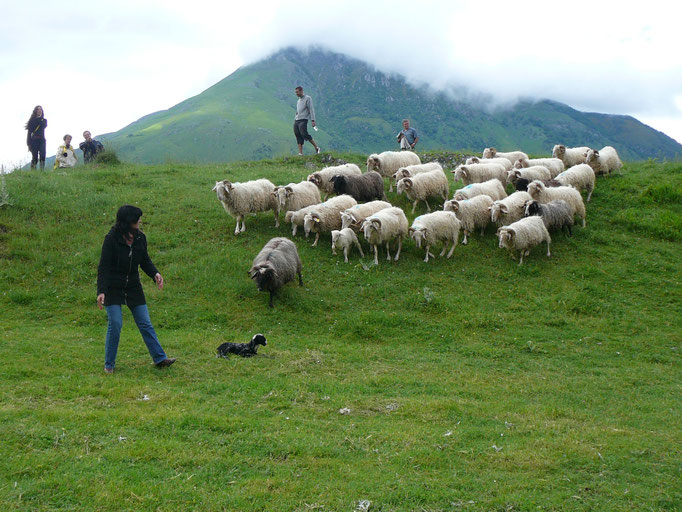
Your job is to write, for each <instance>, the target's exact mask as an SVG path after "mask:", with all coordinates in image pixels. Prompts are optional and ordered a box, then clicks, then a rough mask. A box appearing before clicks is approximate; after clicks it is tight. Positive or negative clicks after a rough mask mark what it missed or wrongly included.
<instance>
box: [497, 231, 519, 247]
mask: <svg viewBox="0 0 682 512" xmlns="http://www.w3.org/2000/svg"><path fill="white" fill-rule="evenodd" d="M515 235H516V233H515V232H514V229H510V228H509V226H506V227H503V228H500V229H498V230H497V236H498V238H499V239H500V249H504V248H505V247H511V246H513V243H514V236H515Z"/></svg>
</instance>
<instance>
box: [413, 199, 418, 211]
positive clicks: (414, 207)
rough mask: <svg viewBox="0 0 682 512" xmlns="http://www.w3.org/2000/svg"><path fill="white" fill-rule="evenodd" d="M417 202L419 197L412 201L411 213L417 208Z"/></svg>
mask: <svg viewBox="0 0 682 512" xmlns="http://www.w3.org/2000/svg"><path fill="white" fill-rule="evenodd" d="M418 202H419V199H417V200H416V201H415V202H414V203H412V213H414V211H415V210H416V209H417V203H418Z"/></svg>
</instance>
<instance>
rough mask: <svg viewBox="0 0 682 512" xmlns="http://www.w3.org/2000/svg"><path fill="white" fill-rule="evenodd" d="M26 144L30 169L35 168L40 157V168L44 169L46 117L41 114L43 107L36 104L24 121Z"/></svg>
mask: <svg viewBox="0 0 682 512" xmlns="http://www.w3.org/2000/svg"><path fill="white" fill-rule="evenodd" d="M25 128H26V130H28V133H27V134H26V145H27V146H28V150H29V151H30V152H31V169H35V168H36V164H37V163H38V157H40V170H43V169H45V128H47V119H45V116H44V114H43V107H41V106H40V105H37V106H36V108H34V109H33V112H32V113H31V117H29V119H28V122H27V123H26V127H25Z"/></svg>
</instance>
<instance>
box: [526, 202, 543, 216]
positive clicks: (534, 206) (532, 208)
mask: <svg viewBox="0 0 682 512" xmlns="http://www.w3.org/2000/svg"><path fill="white" fill-rule="evenodd" d="M526 212H528V216H531V215H538V214H539V213H540V205H539V204H538V203H535V202H533V203H530V204H529V205H528V208H527V209H526Z"/></svg>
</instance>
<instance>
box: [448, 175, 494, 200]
mask: <svg viewBox="0 0 682 512" xmlns="http://www.w3.org/2000/svg"><path fill="white" fill-rule="evenodd" d="M476 196H490V197H491V198H492V200H493V201H497V200H498V199H504V198H505V197H507V192H506V191H505V190H504V186H503V185H502V182H501V181H500V180H498V179H497V178H493V179H492V180H488V181H484V182H483V183H472V184H471V185H467V186H466V187H463V188H460V189H459V190H456V191H455V193H454V195H453V196H452V198H453V199H456V200H458V201H461V200H462V199H471V198H472V197H476Z"/></svg>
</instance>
